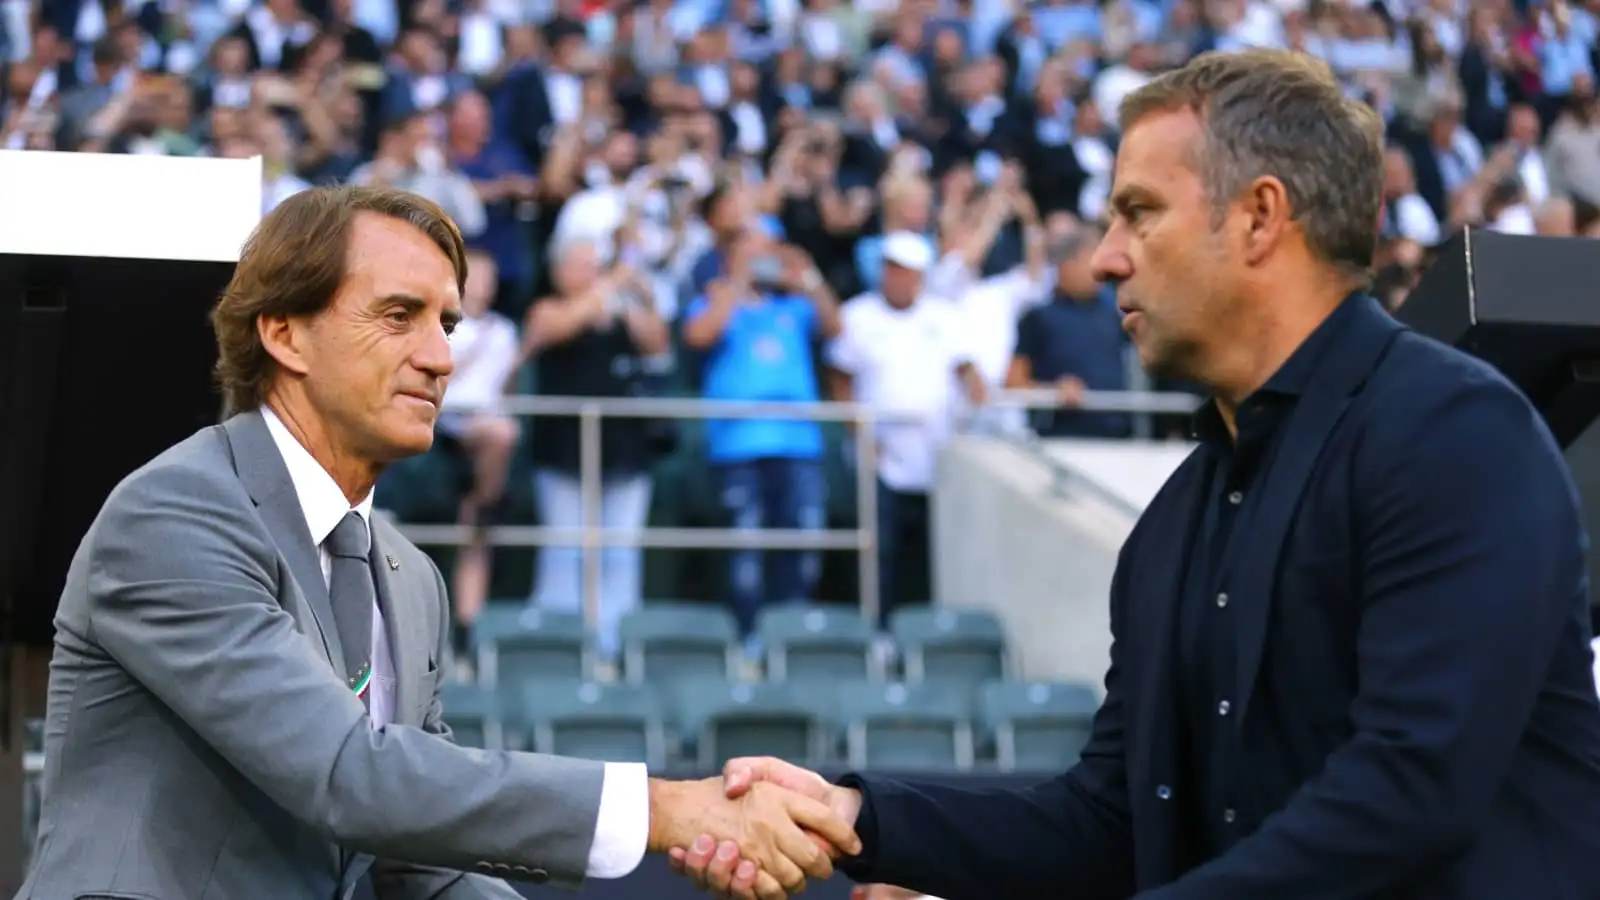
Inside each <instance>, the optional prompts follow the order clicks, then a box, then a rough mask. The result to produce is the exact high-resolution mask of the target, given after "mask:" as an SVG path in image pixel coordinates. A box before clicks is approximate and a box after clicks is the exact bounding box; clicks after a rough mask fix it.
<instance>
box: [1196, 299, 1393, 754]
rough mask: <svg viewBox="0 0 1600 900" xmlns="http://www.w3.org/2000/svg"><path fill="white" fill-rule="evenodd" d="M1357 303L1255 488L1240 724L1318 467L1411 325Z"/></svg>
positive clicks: (1241, 586)
mask: <svg viewBox="0 0 1600 900" xmlns="http://www.w3.org/2000/svg"><path fill="white" fill-rule="evenodd" d="M1350 302H1353V303H1358V304H1360V307H1359V308H1358V309H1355V310H1352V311H1351V312H1352V313H1353V315H1351V317H1350V319H1349V321H1348V322H1346V323H1344V329H1345V331H1344V334H1342V335H1339V336H1338V337H1337V338H1336V339H1335V340H1334V342H1333V343H1332V344H1331V345H1330V346H1329V348H1328V351H1327V353H1326V357H1325V358H1324V359H1323V360H1320V361H1319V362H1318V365H1317V368H1316V375H1315V379H1314V381H1313V382H1312V383H1311V384H1310V385H1308V387H1307V389H1306V391H1305V393H1304V394H1303V395H1302V396H1301V398H1300V400H1299V402H1298V403H1296V404H1295V407H1294V411H1293V412H1292V413H1290V416H1289V420H1288V421H1287V422H1286V423H1285V425H1284V434H1283V439H1282V441H1281V442H1280V443H1279V445H1278V448H1277V451H1276V452H1275V453H1274V455H1273V458H1272V460H1271V462H1270V464H1269V465H1268V469H1267V474H1266V478H1265V479H1264V480H1263V482H1262V484H1261V485H1260V486H1258V487H1256V488H1255V490H1256V491H1258V492H1259V496H1260V497H1261V498H1262V499H1261V502H1260V504H1259V505H1258V506H1257V507H1256V512H1255V514H1254V515H1253V516H1251V517H1250V520H1249V522H1248V523H1247V524H1246V532H1245V533H1244V534H1240V535H1235V538H1236V539H1237V538H1243V539H1244V541H1245V543H1244V544H1243V546H1245V547H1249V548H1252V550H1251V552H1248V553H1242V554H1240V555H1239V557H1238V559H1239V563H1238V565H1239V568H1238V569H1237V570H1235V572H1234V573H1233V577H1232V578H1231V579H1230V584H1229V588H1228V593H1229V595H1230V596H1231V597H1232V599H1233V601H1234V610H1235V624H1236V626H1237V628H1238V631H1237V640H1238V645H1237V651H1238V652H1237V657H1236V664H1237V667H1238V668H1237V671H1236V673H1235V677H1236V682H1235V694H1234V696H1235V697H1236V698H1237V703H1236V705H1237V707H1238V715H1237V716H1235V719H1234V721H1235V722H1241V723H1242V722H1243V721H1244V718H1245V714H1246V712H1247V711H1248V710H1249V705H1250V698H1251V694H1252V693H1253V691H1254V687H1255V681H1256V674H1257V672H1258V670H1259V669H1260V666H1261V656H1262V653H1263V651H1264V650H1265V644H1266V636H1267V626H1268V622H1269V621H1270V619H1271V614H1272V594H1273V585H1274V583H1275V582H1276V579H1277V572H1278V564H1279V561H1280V559H1281V558H1282V556H1283V548H1284V545H1285V542H1286V539H1287V538H1288V534H1289V529H1290V528H1291V527H1292V526H1293V524H1294V517H1295V513H1296V512H1297V511H1298V510H1299V508H1300V501H1301V498H1302V497H1303V496H1304V494H1305V491H1306V487H1307V486H1308V485H1309V484H1310V481H1311V475H1312V470H1313V469H1314V468H1315V466H1316V464H1317V460H1318V458H1319V457H1320V456H1321V453H1322V449H1323V447H1324V446H1326V445H1327V443H1328V438H1329V436H1330V435H1332V434H1333V430H1334V429H1335V428H1336V427H1337V426H1338V424H1339V422H1340V420H1341V419H1343V418H1344V414H1345V412H1346V411H1347V410H1348V409H1349V408H1350V403H1351V400H1352V398H1353V397H1354V396H1355V395H1356V394H1357V393H1359V392H1360V390H1361V388H1362V387H1363V386H1364V385H1365V384H1366V380H1367V377H1368V376H1369V375H1371V374H1372V370H1373V369H1374V368H1375V367H1376V366H1377V364H1378V362H1379V361H1380V360H1381V359H1382V358H1383V355H1384V353H1385V352H1387V350H1388V348H1389V346H1390V345H1391V344H1392V343H1393V341H1394V339H1395V338H1396V337H1397V336H1399V334H1400V333H1401V332H1402V331H1404V330H1405V329H1404V328H1403V327H1402V326H1401V325H1400V324H1399V323H1398V322H1396V321H1395V320H1394V319H1393V318H1391V317H1390V316H1389V314H1388V313H1387V312H1385V311H1384V310H1383V309H1382V308H1381V307H1379V306H1378V304H1377V301H1375V300H1373V299H1372V298H1371V297H1359V298H1355V299H1353V300H1351V301H1350Z"/></svg>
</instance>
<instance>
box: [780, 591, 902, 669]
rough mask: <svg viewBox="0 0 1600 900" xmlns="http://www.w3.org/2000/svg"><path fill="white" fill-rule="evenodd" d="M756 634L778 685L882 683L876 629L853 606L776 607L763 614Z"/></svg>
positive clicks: (801, 605) (798, 605)
mask: <svg viewBox="0 0 1600 900" xmlns="http://www.w3.org/2000/svg"><path fill="white" fill-rule="evenodd" d="M756 633H757V634H759V635H760V636H761V643H762V644H763V645H764V646H765V647H766V659H767V677H768V678H769V679H771V680H773V681H799V680H802V679H815V678H835V679H836V678H849V679H860V678H871V679H874V680H882V678H883V668H882V665H881V661H880V660H879V658H878V656H877V655H876V654H874V653H873V652H872V641H873V630H872V625H871V624H869V623H868V622H867V620H866V619H865V618H863V617H862V615H861V611H860V610H858V609H856V608H855V607H853V606H842V605H833V604H826V605H824V604H818V605H803V604H796V605H789V606H774V607H769V608H767V609H764V610H762V611H761V615H760V617H759V618H758V619H757V620H756Z"/></svg>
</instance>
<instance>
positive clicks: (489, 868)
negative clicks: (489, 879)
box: [472, 862, 494, 874]
mask: <svg viewBox="0 0 1600 900" xmlns="http://www.w3.org/2000/svg"><path fill="white" fill-rule="evenodd" d="M472 867H473V868H474V869H477V870H478V871H479V872H483V873H484V874H489V873H492V872H494V865H493V864H492V863H486V862H475V863H473V864H472Z"/></svg>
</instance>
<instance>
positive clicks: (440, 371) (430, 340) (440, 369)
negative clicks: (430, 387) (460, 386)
mask: <svg viewBox="0 0 1600 900" xmlns="http://www.w3.org/2000/svg"><path fill="white" fill-rule="evenodd" d="M425 331H426V333H425V334H424V335H423V337H422V340H421V342H420V343H419V344H418V345H417V350H416V353H414V354H412V358H411V362H412V365H415V366H416V367H417V368H418V369H421V370H422V371H424V372H427V373H428V374H430V375H433V376H434V377H436V378H444V377H447V376H448V375H449V374H450V373H451V372H454V371H455V369H456V363H455V358H454V357H453V356H452V355H451V353H450V335H449V333H447V332H446V331H445V330H444V326H443V325H442V324H440V325H437V326H435V327H433V328H428V329H426V330H425Z"/></svg>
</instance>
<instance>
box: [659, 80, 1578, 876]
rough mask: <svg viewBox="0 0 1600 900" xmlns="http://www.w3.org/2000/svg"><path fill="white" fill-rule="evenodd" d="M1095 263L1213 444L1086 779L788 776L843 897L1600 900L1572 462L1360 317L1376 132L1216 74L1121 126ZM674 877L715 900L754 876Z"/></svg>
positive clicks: (1123, 622) (1523, 409) (719, 864)
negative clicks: (830, 809) (925, 780)
mask: <svg viewBox="0 0 1600 900" xmlns="http://www.w3.org/2000/svg"><path fill="white" fill-rule="evenodd" d="M1122 119H1123V130H1124V134H1125V137H1124V139H1123V142H1122V147H1121V151H1120V153H1119V155H1118V158H1117V168H1116V180H1115V186H1114V190H1113V196H1112V209H1113V215H1112V219H1111V224H1110V230H1109V232H1108V234H1107V236H1106V238H1105V240H1104V242H1103V244H1102V245H1101V247H1100V248H1099V250H1098V251H1097V254H1096V257H1095V265H1096V267H1097V269H1098V271H1099V272H1100V274H1101V275H1102V277H1104V278H1105V279H1106V280H1108V281H1110V282H1112V283H1114V284H1115V285H1116V286H1117V295H1118V304H1119V306H1120V307H1121V308H1122V310H1123V311H1124V313H1125V314H1126V319H1125V323H1124V324H1125V328H1126V329H1127V331H1128V332H1129V334H1130V337H1131V338H1132V340H1133V343H1134V344H1135V346H1136V347H1137V348H1138V351H1139V354H1140V357H1141V360H1142V362H1143V363H1144V364H1145V366H1146V367H1147V368H1149V369H1150V370H1151V371H1152V372H1155V373H1157V374H1160V375H1164V376H1169V377H1176V378H1184V379H1189V380H1193V381H1196V382H1199V383H1201V384H1203V385H1205V386H1206V387H1207V388H1208V389H1209V390H1210V391H1211V393H1212V396H1213V400H1212V402H1211V403H1209V404H1207V405H1206V406H1205V407H1204V408H1203V410H1202V412H1201V413H1200V414H1199V416H1198V419H1197V423H1196V424H1197V429H1198V434H1197V437H1198V440H1199V446H1198V447H1197V448H1196V450H1195V451H1194V453H1193V454H1192V455H1191V456H1190V457H1189V458H1188V460H1187V461H1186V462H1185V463H1184V464H1183V465H1182V466H1181V467H1180V468H1179V469H1178V471H1177V472H1176V473H1175V474H1174V475H1173V476H1172V478H1171V479H1170V480H1169V481H1168V483H1167V484H1166V486H1165V487H1164V488H1163V489H1162V491H1161V493H1160V494H1159V495H1158V496H1157V497H1156V499H1155V500H1154V501H1153V502H1152V503H1151V504H1150V507H1149V509H1148V510H1147V511H1146V512H1145V514H1144V516H1143V517H1142V518H1141V519H1140V521H1139V523H1138V525H1137V526H1136V527H1135V529H1134V531H1133V534H1132V535H1131V536H1130V537H1129V539H1128V541H1127V544H1126V545H1125V546H1124V548H1123V550H1122V557H1121V559H1120V560H1119V565H1118V567H1117V572H1116V576H1115V578H1114V580H1113V584H1112V588H1111V630H1112V638H1113V642H1112V650H1111V668H1110V671H1109V672H1108V673H1107V675H1106V681H1105V688H1106V698H1105V703H1104V705H1103V706H1102V707H1101V709H1100V711H1099V713H1098V714H1097V715H1096V717H1095V722H1094V733H1093V737H1092V739H1091V740H1090V742H1089V744H1088V746H1087V747H1086V749H1085V750H1084V751H1083V754H1082V759H1081V761H1080V762H1079V763H1078V764H1077V765H1075V766H1074V767H1073V768H1072V769H1071V770H1070V771H1068V772H1066V773H1065V774H1063V775H1061V776H1060V777H1058V778H1056V779H1054V780H1051V781H1048V782H1045V783H1043V784H1040V785H1038V786H1036V787H1033V788H1030V789H1027V790H1020V791H972V790H961V789H957V788H950V787H941V786H937V785H933V784H920V783H915V782H900V781H892V780H889V779H886V778H881V777H877V776H872V775H850V776H847V777H845V778H844V779H842V780H841V781H840V782H839V783H838V784H836V785H830V784H828V783H826V782H824V781H822V780H821V779H820V778H818V777H817V776H815V775H814V774H812V773H809V772H806V771H805V770H803V769H799V768H797V767H795V766H792V765H789V764H787V763H784V762H781V761H778V760H771V759H753V760H735V761H734V762H733V763H730V764H729V766H728V770H727V771H728V774H729V775H730V778H729V779H728V783H727V787H728V789H729V790H730V792H733V793H737V792H739V791H741V790H743V789H744V787H745V786H746V785H747V784H749V783H750V781H751V780H752V779H766V780H771V781H776V782H779V783H781V784H785V785H787V786H789V787H791V788H793V789H796V790H800V791H804V792H806V793H809V794H811V795H812V796H814V797H817V798H818V799H823V800H826V801H827V802H829V803H830V804H832V805H833V806H834V808H835V809H836V810H837V811H839V812H840V813H841V814H843V815H845V816H847V817H849V818H850V819H851V820H853V821H855V823H856V828H857V830H858V833H859V834H860V836H861V838H862V840H863V843H864V851H863V852H862V854H861V855H860V856H858V857H855V858H851V859H845V860H841V868H842V869H843V870H844V871H845V872H846V873H848V874H849V875H850V876H851V877H853V878H855V879H857V880H860V881H872V882H887V883H891V884H898V885H902V886H905V887H908V888H912V889H915V890H918V891H922V892H925V893H928V894H933V895H936V896H939V897H944V898H947V900H995V898H1004V900H1027V898H1051V900H1056V898H1062V900H1114V898H1117V900H1120V898H1126V897H1134V896H1137V897H1138V898H1140V900H1391V898H1404V900H1510V898H1518V900H1520V898H1527V900H1534V898H1537V900H1595V898H1600V700H1597V698H1596V695H1595V690H1594V685H1593V681H1592V675H1591V674H1590V666H1591V651H1590V649H1589V632H1590V626H1589V621H1588V610H1587V601H1586V594H1587V589H1588V583H1587V579H1586V574H1585V572H1586V568H1585V559H1584V557H1585V553H1586V551H1587V539H1586V537H1585V535H1584V532H1583V526H1582V524H1581V520H1580V515H1579V507H1578V498H1577V495H1576V492H1575V489H1574V486H1573V483H1572V480H1571V478H1570V476H1569V474H1568V471H1567V468H1566V466H1565V464H1564V462H1563V460H1562V457H1561V453H1560V450H1559V449H1558V447H1557V446H1556V444H1555V442H1554V441H1553V440H1552V438H1551V436H1550V434H1549V432H1548V431H1547V430H1546V428H1545V426H1544V424H1543V422H1542V420H1541V419H1540V417H1539V415H1538V413H1537V412H1536V411H1535V410H1534V409H1533V408H1532V407H1531V406H1530V404H1529V403H1528V402H1527V400H1526V399H1524V397H1523V396H1522V395H1521V394H1520V393H1519V392H1518V391H1517V389H1516V388H1515V387H1514V386H1512V385H1511V384H1510V383H1509V382H1507V381H1506V380H1505V379H1504V378H1502V377H1501V376H1500V375H1499V374H1498V373H1497V372H1495V371H1494V370H1492V369H1491V368H1490V367H1488V366H1487V365H1485V364H1483V363H1481V362H1479V361H1477V360H1474V359H1472V358H1470V357H1468V356H1466V355H1463V354H1461V353H1459V352H1457V351H1455V350H1453V349H1450V348H1447V347H1445V346H1444V345H1442V344H1439V343H1437V342H1434V341H1432V340H1429V339H1427V338H1424V337H1421V336H1419V335H1417V334H1415V333H1412V332H1410V331H1407V330H1406V329H1404V328H1403V327H1402V326H1400V325H1399V324H1398V323H1396V322H1395V321H1394V320H1393V319H1391V318H1390V317H1389V316H1388V315H1387V314H1386V313H1385V312H1384V311H1383V310H1382V309H1381V308H1380V307H1379V306H1378V304H1377V302H1376V301H1374V300H1373V299H1372V298H1371V297H1369V296H1367V295H1365V294H1364V293H1361V292H1360V289H1361V288H1362V286H1363V284H1364V281H1365V275H1366V272H1367V271H1368V269H1369V267H1370V263H1371V259H1372V253H1373V245H1374V242H1375V238H1376V225H1377V222H1378V220H1379V199H1378V198H1379V187H1380V184H1379V181H1380V175H1381V168H1382V166H1381V153H1382V149H1381V144H1380V136H1379V125H1378V122H1377V120H1376V119H1375V117H1374V116H1373V115H1372V114H1371V113H1370V112H1369V111H1368V110H1366V109H1365V108H1363V107H1361V106H1360V105H1359V104H1357V103H1355V102H1353V101H1350V100H1347V99H1346V98H1345V97H1344V96H1343V95H1342V93H1341V92H1340V90H1339V87H1338V85H1337V84H1336V83H1335V82H1334V81H1333V80H1332V78H1331V77H1330V76H1329V75H1328V74H1327V72H1326V70H1325V69H1322V68H1321V64H1320V63H1316V62H1313V61H1309V60H1308V59H1306V58H1303V57H1294V56H1289V55H1287V54H1281V53H1276V52H1267V51H1251V52H1246V53H1239V54H1232V55H1228V56H1216V55H1206V56H1202V57H1199V58H1197V59H1196V60H1195V61H1194V62H1192V63H1190V64H1189V65H1188V66H1186V67H1185V68H1184V69H1181V70H1178V71H1176V72H1172V73H1168V74H1166V75H1163V76H1161V77H1158V78H1157V79H1155V80H1154V81H1153V82H1152V83H1150V84H1149V85H1148V86H1146V87H1144V88H1141V89H1140V90H1138V91H1136V92H1134V93H1133V94H1132V95H1131V96H1130V98H1129V99H1128V100H1127V102H1126V103H1125V104H1124V106H1123V109H1122ZM715 849H716V848H715V847H714V846H713V844H712V842H710V841H708V840H704V839H702V841H699V842H697V844H696V846H694V847H692V848H687V849H686V851H684V852H679V853H675V854H674V858H675V861H676V862H677V864H678V865H679V867H680V868H685V869H687V871H688V872H689V874H691V875H692V876H693V877H694V878H695V879H696V880H697V881H698V882H700V883H701V884H703V885H705V886H706V887H708V888H710V889H711V890H713V891H714V892H716V893H719V894H729V893H732V894H734V895H746V894H748V891H749V885H750V884H751V881H752V879H753V877H754V874H755V873H754V867H753V866H752V865H750V864H749V863H746V862H742V861H739V860H737V859H730V860H727V861H717V860H715V859H713V852H714V851H715Z"/></svg>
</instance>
